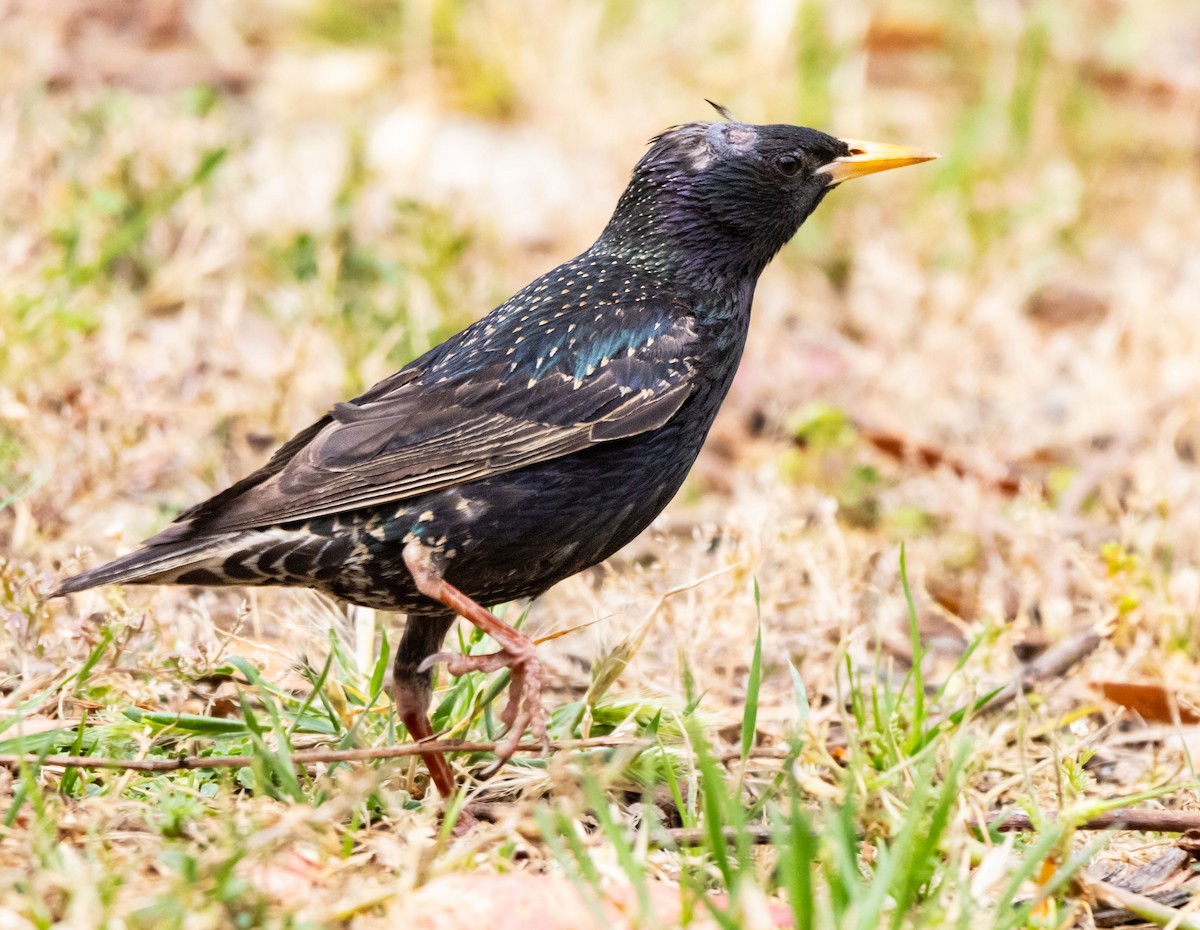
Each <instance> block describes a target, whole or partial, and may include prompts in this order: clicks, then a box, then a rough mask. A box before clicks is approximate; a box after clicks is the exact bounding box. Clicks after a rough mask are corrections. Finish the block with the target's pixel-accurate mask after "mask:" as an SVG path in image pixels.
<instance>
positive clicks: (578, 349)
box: [153, 307, 696, 542]
mask: <svg viewBox="0 0 1200 930" xmlns="http://www.w3.org/2000/svg"><path fill="white" fill-rule="evenodd" d="M625 309H626V310H627V311H628V310H629V309H630V308H629V307H626V308H625ZM658 309H659V310H660V311H661V310H663V309H664V308H661V307H660V308H658ZM670 310H671V314H673V315H669V314H667V313H665V312H659V313H653V312H649V313H648V312H645V310H643V311H642V312H641V313H639V314H638V318H637V319H635V320H631V319H630V317H631V316H633V314H631V313H629V312H625V313H622V314H621V317H622V318H623V325H622V326H621V327H619V331H618V332H614V331H613V330H611V329H610V330H608V331H606V332H605V333H604V334H603V335H602V336H597V337H595V338H593V339H592V340H591V341H590V343H585V342H584V341H583V340H582V339H580V340H578V341H575V340H572V341H571V343H570V347H569V348H563V347H562V346H561V345H560V349H561V351H556V352H554V353H553V354H551V353H549V351H547V352H545V353H544V354H543V356H542V357H541V358H537V359H536V360H532V361H535V362H536V364H525V363H523V362H521V361H512V360H511V359H512V357H513V355H514V354H515V353H509V348H511V346H508V347H506V345H505V343H504V342H503V341H502V340H494V341H493V345H492V346H490V347H484V348H482V349H480V350H476V351H475V352H473V354H472V357H473V358H474V359H476V360H477V361H481V362H482V364H481V365H479V366H478V367H472V368H469V369H468V368H466V367H465V366H464V365H463V363H462V361H461V359H460V360H458V361H456V362H455V363H454V365H450V364H448V363H446V359H445V357H442V358H438V357H432V358H431V356H432V355H433V354H432V353H431V356H426V358H425V359H419V360H417V362H414V363H413V365H411V366H409V367H408V368H406V369H404V370H403V371H401V372H398V373H397V374H396V375H393V376H392V378H389V379H388V380H387V381H385V382H381V383H380V384H379V385H376V387H374V388H372V389H371V390H370V391H368V392H367V393H366V394H364V395H363V396H362V397H360V398H358V399H356V400H355V401H353V402H350V403H344V404H338V405H337V406H336V407H334V408H333V410H332V411H331V412H330V413H329V414H328V415H326V416H325V417H324V418H323V419H322V420H320V421H318V422H317V423H315V424H313V425H312V426H311V427H309V428H308V429H307V430H305V431H303V432H302V433H300V434H298V435H297V436H296V437H295V438H294V439H292V440H291V441H290V442H289V443H288V444H287V445H285V446H284V447H283V448H282V449H280V451H279V452H277V453H276V455H275V456H274V457H273V458H272V460H271V461H270V462H269V463H268V464H267V465H266V466H264V468H262V469H260V471H258V472H256V473H255V474H253V475H250V476H248V477H247V478H245V479H243V480H242V481H240V482H238V484H236V485H234V486H233V487H231V488H230V489H229V490H227V491H225V492H223V493H222V494H219V495H217V496H216V497H214V498H212V499H210V500H208V501H205V502H204V503H203V504H200V505H198V506H196V507H194V508H192V509H191V510H190V511H187V512H186V513H184V514H182V515H181V516H180V518H179V523H177V524H175V525H173V526H171V527H169V528H168V529H167V530H165V531H164V532H163V533H161V534H159V536H158V537H156V538H155V540H153V541H154V542H165V541H168V540H169V539H176V538H179V537H181V536H184V535H191V534H192V533H193V532H197V531H198V532H203V533H206V534H207V533H214V532H234V531H239V530H246V529H252V528H254V527H262V526H269V525H275V524H279V523H288V522H292V521H298V520H308V519H312V518H314V517H320V516H325V515H328V514H333V513H339V512H344V511H348V510H356V509H358V508H361V507H368V506H372V505H377V504H384V503H388V502H394V501H402V500H406V499H409V498H412V497H416V496H418V495H421V494H426V493H429V492H433V491H438V490H441V489H444V488H448V487H453V486H455V485H459V484H464V483H466V482H471V481H477V480H479V479H481V478H487V477H489V476H492V475H497V474H502V473H504V472H509V471H514V470H516V469H519V468H524V467H527V466H530V465H534V464H537V463H539V462H545V461H548V460H550V459H554V458H559V457H561V456H565V455H570V454H572V453H575V452H579V451H582V450H584V449H587V448H588V447H590V446H593V445H595V444H596V443H601V442H611V441H614V440H618V439H623V438H626V437H629V436H634V435H638V434H640V433H644V432H648V431H650V430H654V429H657V428H658V427H659V426H662V425H663V424H664V423H666V422H667V421H668V420H669V419H670V418H671V417H672V416H673V415H674V414H675V412H676V411H677V410H678V409H679V408H680V407H681V406H682V405H683V403H684V401H685V400H687V398H688V396H689V394H690V393H691V390H692V387H691V385H692V378H691V374H692V368H693V362H692V357H693V351H692V350H693V349H694V346H695V339H696V336H695V331H694V329H693V327H692V323H691V319H690V317H688V316H687V315H686V314H684V313H681V312H680V310H679V308H678V307H674V308H670ZM519 358H520V357H519V356H518V359H519ZM447 371H450V372H452V373H451V374H446V373H444V372H447ZM531 372H532V374H531Z"/></svg>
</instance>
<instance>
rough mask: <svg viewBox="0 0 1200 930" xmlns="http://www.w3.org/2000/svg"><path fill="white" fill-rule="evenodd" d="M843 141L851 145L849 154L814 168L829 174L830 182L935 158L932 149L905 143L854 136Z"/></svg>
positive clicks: (833, 182) (839, 181) (838, 181)
mask: <svg viewBox="0 0 1200 930" xmlns="http://www.w3.org/2000/svg"><path fill="white" fill-rule="evenodd" d="M842 141H843V142H845V143H846V145H848V146H850V154H849V155H843V156H842V157H841V158H835V159H834V160H833V161H831V162H830V163H829V164H828V165H824V166H822V167H820V168H818V169H817V174H827V175H829V178H830V181H829V183H830V184H831V185H833V184H841V183H842V182H843V181H850V180H852V179H854V178H861V177H862V176H863V175H865V174H874V173H875V172H876V171H890V170H891V169H892V168H903V167H904V166H905V165H916V164H919V163H920V162H923V161H932V160H933V159H935V158H937V157H938V156H937V155H935V154H933V152H923V151H921V150H920V149H912V148H909V147H908V146H906V145H888V144H887V143H885V142H860V141H859V140H857V139H843V140H842Z"/></svg>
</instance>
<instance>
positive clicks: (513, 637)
mask: <svg viewBox="0 0 1200 930" xmlns="http://www.w3.org/2000/svg"><path fill="white" fill-rule="evenodd" d="M404 564H405V565H406V566H408V570H409V572H411V573H412V576H413V580H414V581H415V582H416V584H417V590H418V591H420V592H421V593H422V594H424V595H425V596H426V597H428V598H430V599H432V600H435V601H437V602H438V603H439V604H442V605H444V606H446V607H449V608H450V609H451V610H453V611H454V612H455V613H456V614H458V615H459V616H460V617H463V618H464V619H466V620H468V621H470V622H471V623H472V624H474V625H475V626H477V627H478V628H479V629H481V630H483V632H484V633H486V634H487V635H488V636H490V637H491V638H492V639H494V640H495V641H496V642H497V643H499V645H500V651H499V652H494V653H492V654H491V655H485V656H465V655H460V654H458V653H444V652H443V653H436V654H434V655H431V656H429V657H428V658H426V659H425V661H424V662H422V663H421V666H420V667H421V669H428V668H429V667H430V666H431V665H433V664H435V663H437V662H445V663H446V670H447V671H448V672H449V673H450V674H451V675H462V674H465V673H466V672H471V671H489V672H490V671H495V670H496V669H499V668H510V669H512V681H511V683H510V685H509V694H510V697H509V700H508V705H507V706H506V707H505V708H504V711H503V712H502V713H501V715H500V719H501V721H502V722H503V723H504V724H505V725H506V726H507V730H506V731H505V735H504V738H503V739H502V740H501V741H500V743H499V745H497V747H496V761H495V762H494V763H493V764H492V765H490V766H488V768H487V770H486V772H485V777H486V775H490V774H493V773H494V772H495V771H496V769H498V768H499V767H500V766H501V765H503V764H504V763H505V762H507V761H508V760H509V759H511V758H512V755H513V752H514V751H515V750H516V747H517V744H518V743H519V742H520V740H521V736H522V734H523V733H524V732H525V729H526V728H527V727H531V728H532V729H533V735H534V737H535V738H536V739H538V740H540V741H541V742H542V744H543V745H547V744H548V740H547V737H546V711H545V709H544V708H543V707H542V689H543V688H544V687H545V686H546V681H547V680H546V672H545V671H544V670H543V668H542V663H541V662H539V661H538V658H537V653H536V651H535V650H534V646H533V643H532V642H531V641H530V639H529V637H528V636H525V635H523V634H522V633H520V632H518V631H517V630H515V629H513V627H511V626H510V625H509V624H507V623H505V622H504V621H503V620H501V619H500V618H499V617H497V616H496V615H495V614H493V613H492V612H491V611H489V610H487V609H485V608H484V607H482V606H480V605H479V604H478V603H476V602H475V601H474V600H472V599H471V598H469V597H468V596H467V595H465V594H464V593H463V592H462V591H460V590H458V588H456V587H454V585H452V584H450V583H449V582H448V581H446V579H445V578H443V577H442V574H441V572H440V571H439V570H438V567H437V566H436V565H435V564H434V560H433V556H432V554H431V553H430V551H429V550H428V549H426V548H425V547H424V546H422V545H421V544H420V543H419V542H416V541H413V542H410V543H408V545H406V546H405V547H404ZM406 725H407V723H406ZM410 730H411V728H410ZM439 758H440V757H439ZM431 771H432V770H431Z"/></svg>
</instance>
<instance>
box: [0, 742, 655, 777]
mask: <svg viewBox="0 0 1200 930" xmlns="http://www.w3.org/2000/svg"><path fill="white" fill-rule="evenodd" d="M497 745H498V744H497V743H496V742H494V741H486V742H484V741H477V742H470V741H467V740H436V739H435V740H426V741H423V742H419V743H405V744H404V745H402V746H377V747H373V748H369V749H309V750H304V751H302V752H294V753H292V754H291V756H290V758H291V761H292V764H293V765H317V764H319V763H322V762H368V761H372V760H375V759H399V758H404V757H406V756H416V755H420V754H421V753H425V752H444V753H449V752H493V751H494V750H495V749H496V746H497ZM652 745H653V743H650V742H648V741H647V740H638V739H630V738H629V737H593V738H592V739H568V740H557V741H552V742H551V743H550V750H551V751H552V752H562V751H567V750H575V749H623V748H638V749H645V748H648V747H649V746H652ZM545 749H546V747H545V746H544V745H542V744H541V743H520V744H518V745H517V747H516V752H525V753H541V752H544V751H545ZM257 758H258V757H257V756H181V757H180V758H177V759H112V758H106V757H102V756H38V755H29V754H27V755H19V754H15V753H9V754H0V767H4V768H10V769H16V768H20V767H21V766H24V765H28V766H41V767H43V768H45V767H52V768H53V767H58V768H94V769H125V770H128V771H137V772H177V771H180V770H183V769H237V768H245V767H247V766H250V765H253V764H254V762H255V760H256V759H257Z"/></svg>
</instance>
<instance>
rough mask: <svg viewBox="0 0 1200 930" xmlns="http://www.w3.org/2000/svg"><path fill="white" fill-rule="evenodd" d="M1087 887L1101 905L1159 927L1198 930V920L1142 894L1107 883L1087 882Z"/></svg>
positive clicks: (1199, 929) (1199, 921) (1199, 922)
mask: <svg viewBox="0 0 1200 930" xmlns="http://www.w3.org/2000/svg"><path fill="white" fill-rule="evenodd" d="M1088 886H1089V887H1090V888H1091V889H1092V891H1093V892H1094V893H1095V895H1096V898H1097V900H1099V901H1100V902H1101V903H1103V904H1107V905H1108V906H1109V907H1119V908H1123V909H1124V910H1126V911H1129V912H1130V913H1131V914H1134V915H1136V916H1138V917H1140V918H1141V919H1142V920H1147V921H1149V922H1150V923H1152V924H1155V925H1157V926H1159V927H1176V928H1178V930H1200V920H1197V919H1196V918H1195V917H1193V916H1190V915H1189V914H1187V913H1186V912H1184V911H1181V910H1178V909H1177V908H1173V907H1170V906H1168V905H1166V904H1163V903H1162V902H1160V901H1155V900H1154V899H1153V898H1150V897H1147V896H1146V895H1144V894H1138V893H1136V892H1133V891H1127V890H1126V889H1124V888H1118V887H1117V886H1116V885H1112V884H1110V883H1108V882H1088Z"/></svg>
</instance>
